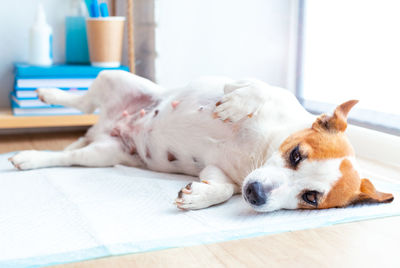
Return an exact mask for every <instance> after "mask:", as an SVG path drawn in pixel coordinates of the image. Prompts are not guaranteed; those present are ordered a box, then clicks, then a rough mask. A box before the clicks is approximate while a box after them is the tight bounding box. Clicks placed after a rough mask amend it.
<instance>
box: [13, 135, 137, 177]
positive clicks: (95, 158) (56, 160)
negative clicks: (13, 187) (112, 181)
mask: <svg viewBox="0 0 400 268" xmlns="http://www.w3.org/2000/svg"><path fill="white" fill-rule="evenodd" d="M9 160H10V161H11V163H12V164H13V165H14V166H15V167H16V168H18V169H21V170H26V169H35V168H44V167H55V166H73V165H79V166H89V167H106V166H113V165H117V164H125V165H131V166H140V165H141V161H140V159H139V158H138V157H137V155H129V154H128V153H126V152H124V151H122V150H121V147H120V144H119V143H118V142H117V141H113V140H109V141H104V142H102V141H101V142H95V143H91V144H90V145H88V146H86V147H83V148H80V149H75V150H67V151H54V152H51V151H35V150H31V151H22V152H20V153H17V154H16V155H14V156H13V157H11V158H10V159H9Z"/></svg>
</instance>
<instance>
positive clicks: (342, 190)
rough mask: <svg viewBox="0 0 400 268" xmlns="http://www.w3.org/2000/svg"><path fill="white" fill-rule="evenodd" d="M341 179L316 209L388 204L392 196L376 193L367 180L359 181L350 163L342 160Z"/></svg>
mask: <svg viewBox="0 0 400 268" xmlns="http://www.w3.org/2000/svg"><path fill="white" fill-rule="evenodd" d="M340 172H341V173H342V177H341V178H340V179H339V180H338V181H337V182H336V183H335V184H334V185H333V187H332V188H331V190H330V191H329V193H327V194H326V195H325V197H324V198H323V200H321V202H320V204H319V206H318V208H333V207H345V206H347V205H351V204H356V203H363V202H364V203H388V202H392V201H393V199H394V198H393V195H392V194H388V193H382V192H378V191H377V190H376V189H375V187H374V186H373V184H372V183H371V182H370V181H369V180H368V179H360V176H359V174H358V173H357V171H356V170H355V169H354V168H353V165H352V164H351V162H350V161H349V160H347V159H345V160H343V161H342V163H341V165H340Z"/></svg>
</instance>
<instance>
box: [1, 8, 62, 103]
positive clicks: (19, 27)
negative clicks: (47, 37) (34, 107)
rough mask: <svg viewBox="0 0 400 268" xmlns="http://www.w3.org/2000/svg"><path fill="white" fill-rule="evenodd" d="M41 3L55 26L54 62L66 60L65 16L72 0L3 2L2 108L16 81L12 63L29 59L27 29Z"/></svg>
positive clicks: (48, 18)
mask: <svg viewBox="0 0 400 268" xmlns="http://www.w3.org/2000/svg"><path fill="white" fill-rule="evenodd" d="M39 2H42V3H43V5H44V8H45V11H46V15H47V22H48V23H49V24H50V25H51V26H52V27H53V32H54V33H53V35H54V36H53V40H54V47H53V55H54V61H56V62H60V61H64V47H65V44H64V17H65V12H66V10H67V9H68V8H69V1H54V0H41V1H39V0H14V1H2V7H1V8H0V18H1V19H0V24H1V26H0V38H1V40H0V53H1V54H0V107H5V106H9V98H8V95H9V93H10V91H11V90H12V87H13V81H14V77H13V73H12V71H13V65H12V63H13V62H22V61H26V60H27V59H28V38H29V32H28V31H29V27H30V26H31V25H32V24H33V20H34V17H35V11H36V6H37V4H38V3H39Z"/></svg>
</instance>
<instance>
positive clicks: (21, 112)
mask: <svg viewBox="0 0 400 268" xmlns="http://www.w3.org/2000/svg"><path fill="white" fill-rule="evenodd" d="M11 107H12V111H13V114H14V115H15V116H47V115H79V114H83V113H82V112H81V111H79V110H77V109H75V108H69V107H46V108H41V107H34V108H21V107H19V106H18V104H16V103H15V102H13V101H11Z"/></svg>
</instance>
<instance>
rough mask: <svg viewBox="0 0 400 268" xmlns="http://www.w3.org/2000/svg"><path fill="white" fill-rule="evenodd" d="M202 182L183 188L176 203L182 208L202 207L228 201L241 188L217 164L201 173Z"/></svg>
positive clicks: (192, 183)
mask: <svg viewBox="0 0 400 268" xmlns="http://www.w3.org/2000/svg"><path fill="white" fill-rule="evenodd" d="M199 178H200V182H191V183H189V184H188V185H186V187H184V188H182V189H181V190H180V191H179V193H178V197H177V198H176V200H175V203H176V205H177V207H178V208H181V209H201V208H206V207H209V206H212V205H216V204H220V203H222V202H225V201H227V200H228V199H229V198H231V197H232V195H234V194H237V193H239V192H240V188H239V187H238V186H237V185H236V184H235V183H234V182H233V181H232V180H231V179H230V178H228V176H226V175H225V173H224V172H223V171H222V170H221V169H219V168H218V167H216V166H211V165H210V166H207V167H206V168H204V169H203V170H202V171H201V172H200V175H199Z"/></svg>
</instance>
